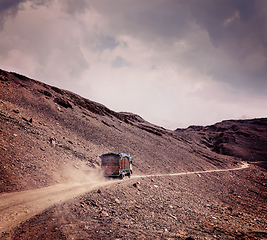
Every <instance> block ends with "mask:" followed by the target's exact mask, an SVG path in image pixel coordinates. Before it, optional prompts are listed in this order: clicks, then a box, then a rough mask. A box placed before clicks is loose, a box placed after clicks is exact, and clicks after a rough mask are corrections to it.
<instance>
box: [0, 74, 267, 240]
mask: <svg viewBox="0 0 267 240" xmlns="http://www.w3.org/2000/svg"><path fill="white" fill-rule="evenodd" d="M0 98H1V99H0V101H1V102H0V121H1V124H0V134H1V139H0V149H1V150H0V151H1V152H0V160H1V162H0V173H1V175H0V180H1V185H0V186H1V187H0V192H1V194H0V200H1V201H0V207H1V208H0V230H1V232H0V234H1V235H0V236H1V238H2V239H37V238H41V239H144V238H147V239H267V224H266V222H267V221H266V213H267V205H266V195H267V194H266V186H267V173H266V161H267V119H266V118H262V119H251V120H228V121H223V122H221V123H216V124H214V125H211V126H191V127H189V128H187V129H176V130H175V131H171V130H168V129H164V128H162V127H159V126H156V125H153V124H151V123H149V122H147V121H145V120H144V119H143V118H142V117H140V116H138V115H135V114H132V113H125V112H123V113H118V112H114V111H112V110H110V109H108V108H107V107H105V106H103V105H102V104H99V103H96V102H93V101H90V100H88V99H85V98H82V97H81V96H79V95H77V94H75V93H72V92H70V91H66V90H62V89H59V88H56V87H53V86H49V85H47V84H44V83H42V82H39V81H36V80H33V79H30V78H27V77H25V76H22V75H20V74H17V73H12V72H7V71H3V70H0ZM108 152H123V153H127V154H130V155H131V157H132V159H133V171H134V172H133V173H134V174H133V177H132V178H131V179H126V180H120V181H118V180H105V179H103V177H102V175H101V173H100V171H99V169H100V160H101V159H100V158H99V156H100V155H102V154H103V153H108ZM245 162H248V163H249V165H248V167H246V168H245V167H243V168H242V166H247V165H244V163H245ZM228 169H229V170H228ZM168 174H169V175H168ZM60 184H61V185H60ZM63 184H64V187H62V188H60V187H59V186H63ZM63 188H64V190H62V189H63ZM63 193H64V194H63ZM63 195H64V196H63ZM27 196H28V197H27ZM49 201H50V202H49ZM26 202H27V203H29V204H28V205H27V208H28V209H25V207H26V205H25V203H26ZM5 204H6V205H5ZM8 204H9V205H8ZM23 204H24V205H23ZM12 211H13V212H12ZM28 213H29V214H28ZM27 214H28V215H27ZM1 223H2V225H1Z"/></svg>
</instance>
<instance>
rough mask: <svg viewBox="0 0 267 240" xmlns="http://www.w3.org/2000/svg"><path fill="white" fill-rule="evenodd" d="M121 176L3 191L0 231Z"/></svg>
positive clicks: (185, 173)
mask: <svg viewBox="0 0 267 240" xmlns="http://www.w3.org/2000/svg"><path fill="white" fill-rule="evenodd" d="M248 167H249V164H247V163H244V164H243V165H242V166H240V167H237V168H232V169H217V170H206V171H197V172H182V173H174V174H156V175H143V176H133V177H132V178H140V177H154V176H180V175H188V174H205V173H211V172H225V171H236V170H242V169H245V168H248ZM119 181H121V180H106V181H105V180H98V181H94V182H86V183H72V184H59V185H54V186H50V187H46V188H42V189H36V190H29V191H24V192H15V193H4V194H1V195H0V233H2V232H6V231H7V230H9V229H11V228H13V227H15V226H17V225H18V224H19V223H21V222H23V221H26V220H27V219H29V218H31V217H33V216H35V215H36V214H38V213H40V212H42V211H44V210H45V209H46V208H49V207H51V206H53V205H54V204H57V203H60V202H63V201H66V200H68V199H71V198H74V197H76V196H78V195H81V194H83V193H85V192H89V191H91V190H93V189H96V188H97V187H100V186H105V185H110V184H114V183H117V182H119Z"/></svg>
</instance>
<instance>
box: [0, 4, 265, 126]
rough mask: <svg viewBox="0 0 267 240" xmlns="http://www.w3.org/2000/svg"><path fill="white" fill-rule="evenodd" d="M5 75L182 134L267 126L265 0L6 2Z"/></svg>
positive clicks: (1, 28)
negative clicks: (240, 122)
mask: <svg viewBox="0 0 267 240" xmlns="http://www.w3.org/2000/svg"><path fill="white" fill-rule="evenodd" d="M0 68H2V69H4V70H7V71H15V72H18V73H20V74H23V75H26V76H28V77H31V78H34V79H37V80H40V81H42V82H45V83H48V84H50V85H53V86H57V87H60V88H63V89H67V90H70V91H72V92H75V93H78V94H79V95H81V96H83V97H86V98H88V99H90V100H93V101H96V102H99V103H102V104H104V105H106V106H107V107H108V108H110V109H112V110H115V111H127V112H133V113H136V114H138V115H140V116H142V117H143V118H144V119H146V120H148V121H150V122H152V123H154V124H157V125H160V126H163V127H165V128H170V129H176V128H178V127H181V128H182V127H188V126H189V125H209V124H213V123H215V122H218V121H222V120H225V119H243V118H254V117H266V116H267V1H265V0H216V1H214V0H134V1H133V0H0Z"/></svg>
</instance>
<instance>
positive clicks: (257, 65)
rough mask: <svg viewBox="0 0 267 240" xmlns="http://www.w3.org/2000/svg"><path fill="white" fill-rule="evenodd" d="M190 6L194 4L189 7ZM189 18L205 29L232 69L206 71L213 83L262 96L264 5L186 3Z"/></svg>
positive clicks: (266, 48) (239, 0) (266, 43)
mask: <svg viewBox="0 0 267 240" xmlns="http://www.w3.org/2000/svg"><path fill="white" fill-rule="evenodd" d="M193 3H194V4H193ZM190 9H191V13H192V18H193V19H195V21H196V23H197V24H198V25H200V26H201V27H202V28H203V29H205V30H206V31H207V32H208V34H209V37H210V41H211V42H212V44H213V45H214V46H215V47H216V48H221V49H222V50H223V51H224V53H225V54H226V55H228V57H229V59H228V60H227V59H224V61H232V65H231V66H229V65H228V64H224V61H221V59H218V60H217V61H218V63H220V62H221V64H220V65H218V66H216V67H214V68H213V69H211V70H210V72H209V73H210V74H211V75H212V76H213V77H214V79H215V80H219V81H224V82H228V83H230V84H231V85H233V86H235V87H240V88H242V89H246V90H254V91H256V92H261V93H263V94H264V93H266V90H267V81H266V76H267V70H266V69H267V35H266V31H267V2H266V1H260V0H259V1H256V0H255V1H253V0H236V1H225V0H223V1H197V2H196V1H190Z"/></svg>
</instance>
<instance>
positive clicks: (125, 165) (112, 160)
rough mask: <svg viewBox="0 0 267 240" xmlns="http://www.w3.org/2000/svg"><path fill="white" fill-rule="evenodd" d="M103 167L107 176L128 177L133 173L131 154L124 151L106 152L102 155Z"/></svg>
mask: <svg viewBox="0 0 267 240" xmlns="http://www.w3.org/2000/svg"><path fill="white" fill-rule="evenodd" d="M100 158H101V169H102V171H103V172H104V175H105V176H108V177H121V178H124V176H125V175H127V176H128V177H130V176H131V174H132V172H133V171H132V159H131V157H130V155H129V154H123V153H106V154H103V155H101V156H100Z"/></svg>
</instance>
